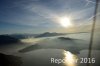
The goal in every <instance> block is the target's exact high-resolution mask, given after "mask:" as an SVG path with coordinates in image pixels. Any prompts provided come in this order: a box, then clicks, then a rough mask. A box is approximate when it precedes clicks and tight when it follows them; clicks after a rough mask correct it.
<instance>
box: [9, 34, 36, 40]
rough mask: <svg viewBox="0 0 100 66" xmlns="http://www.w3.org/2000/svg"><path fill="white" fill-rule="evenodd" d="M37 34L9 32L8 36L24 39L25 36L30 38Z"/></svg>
mask: <svg viewBox="0 0 100 66" xmlns="http://www.w3.org/2000/svg"><path fill="white" fill-rule="evenodd" d="M37 35H38V34H11V35H9V36H11V37H14V38H17V39H25V38H32V37H34V36H37Z"/></svg>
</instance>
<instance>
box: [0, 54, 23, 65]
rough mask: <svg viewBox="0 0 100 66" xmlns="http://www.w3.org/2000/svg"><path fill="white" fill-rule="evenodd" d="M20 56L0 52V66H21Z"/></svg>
mask: <svg viewBox="0 0 100 66" xmlns="http://www.w3.org/2000/svg"><path fill="white" fill-rule="evenodd" d="M21 64H22V61H21V58H20V57H17V56H13V55H6V54H2V53H0V66H21Z"/></svg>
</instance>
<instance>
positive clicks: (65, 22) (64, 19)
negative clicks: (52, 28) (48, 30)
mask: <svg viewBox="0 0 100 66" xmlns="http://www.w3.org/2000/svg"><path fill="white" fill-rule="evenodd" d="M59 24H60V25H61V26H62V27H67V28H68V27H71V26H72V23H71V20H70V18H68V17H61V18H59Z"/></svg>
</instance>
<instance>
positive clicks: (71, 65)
mask: <svg viewBox="0 0 100 66" xmlns="http://www.w3.org/2000/svg"><path fill="white" fill-rule="evenodd" d="M63 54H64V60H65V63H64V64H65V65H66V66H77V60H78V57H77V56H76V55H74V54H72V53H71V52H69V51H65V50H64V52H63Z"/></svg>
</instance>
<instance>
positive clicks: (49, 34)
mask: <svg viewBox="0 0 100 66" xmlns="http://www.w3.org/2000/svg"><path fill="white" fill-rule="evenodd" d="M59 35H64V34H63V33H50V32H45V33H43V34H40V35H37V36H35V38H39V37H51V36H59Z"/></svg>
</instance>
